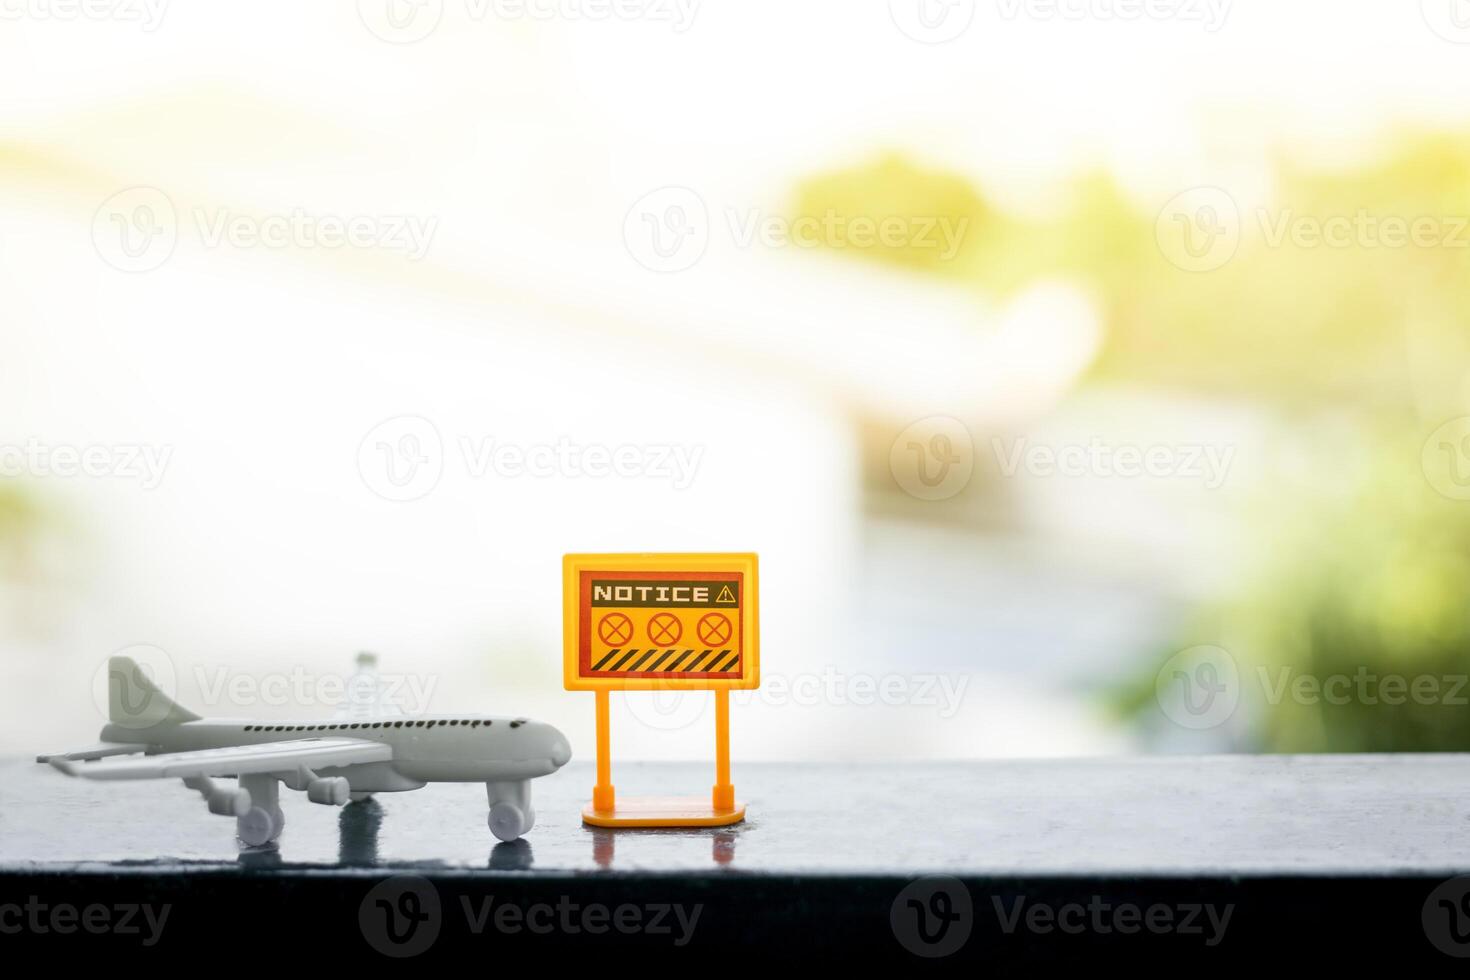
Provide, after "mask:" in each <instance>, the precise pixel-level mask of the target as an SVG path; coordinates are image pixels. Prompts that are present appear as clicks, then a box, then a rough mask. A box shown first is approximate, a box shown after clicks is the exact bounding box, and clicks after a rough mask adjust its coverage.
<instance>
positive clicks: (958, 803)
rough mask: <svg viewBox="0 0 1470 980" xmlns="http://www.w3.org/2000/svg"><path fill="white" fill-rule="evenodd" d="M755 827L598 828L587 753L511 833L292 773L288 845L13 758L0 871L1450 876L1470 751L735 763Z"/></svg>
mask: <svg viewBox="0 0 1470 980" xmlns="http://www.w3.org/2000/svg"><path fill="white" fill-rule="evenodd" d="M710 776H711V773H710V772H709V767H708V766H705V765H697V764H687V765H685V764H649V765H636V764H623V765H620V766H618V767H617V768H616V771H615V773H614V777H615V779H614V781H615V782H616V784H617V787H618V792H619V794H620V795H623V796H629V795H644V794H648V795H668V794H690V795H693V794H700V793H707V792H708V787H709V783H710V781H711V780H710ZM734 776H735V783H736V790H737V795H738V796H739V797H740V798H742V799H743V800H745V801H746V802H747V803H748V805H749V816H748V819H747V821H746V822H745V823H743V824H740V825H736V826H734V827H728V828H711V829H694V830H618V831H606V830H594V829H592V828H588V827H584V826H583V825H582V823H581V820H580V809H581V806H582V804H583V802H584V801H585V800H586V798H587V796H588V794H589V790H590V786H591V783H592V772H591V769H590V767H589V766H587V765H585V764H577V763H574V764H572V765H570V766H568V767H567V768H566V769H564V770H562V771H561V772H560V773H557V774H556V775H554V776H551V777H548V778H545V779H540V780H537V781H536V782H535V784H534V800H535V806H536V811H537V824H536V827H535V828H534V829H533V830H532V831H531V832H530V834H529V835H528V836H527V837H526V838H524V839H523V840H521V841H518V842H515V843H512V844H500V843H497V842H496V841H495V840H494V838H492V837H491V836H490V833H489V830H488V828H487V827H486V824H485V815H486V803H485V795H484V788H483V787H482V786H480V785H479V784H435V785H430V786H428V787H426V788H424V789H422V790H418V791H416V792H411V793H401V794H384V795H381V796H379V797H377V798H376V799H374V800H370V801H364V802H361V803H356V804H351V805H349V806H347V807H343V808H336V807H328V806H319V805H314V804H311V803H308V802H307V801H306V799H305V796H304V794H299V793H292V792H289V791H285V790H283V791H282V805H283V807H284V809H285V813H286V824H287V825H286V830H285V834H284V835H283V837H282V838H281V840H280V842H279V845H278V846H275V847H268V848H265V849H259V850H248V849H242V848H241V847H240V845H239V844H238V843H237V842H236V841H235V839H234V834H233V821H232V820H231V819H230V818H224V817H215V816H211V815H210V814H209V813H208V812H207V811H206V810H205V807H204V804H203V802H202V800H201V799H200V798H199V796H198V795H197V794H195V793H192V792H190V791H188V790H186V789H185V788H184V787H183V786H182V785H181V784H180V783H179V782H178V781H177V780H159V781H145V782H119V783H109V784H101V783H95V782H87V781H83V780H79V779H69V778H67V777H65V776H63V775H62V774H60V773H58V772H56V771H54V770H51V769H49V768H48V767H45V766H39V765H35V764H33V763H31V762H29V761H27V760H19V759H15V760H8V761H6V762H4V763H0V870H3V871H5V872H9V873H17V872H19V873H26V872H28V871H41V872H60V871H66V870H70V871H77V872H85V871H97V870H101V869H108V870H123V869H152V870H154V871H158V870H163V869H167V870H182V871H188V870H189V869H212V870H218V869H221V868H222V867H238V866H244V867H247V868H250V869H253V870H259V871H265V872H267V873H269V872H270V871H272V870H278V871H280V872H283V873H290V872H293V871H296V872H302V873H308V874H320V873H323V872H326V871H331V870H340V871H341V872H342V873H346V874H354V873H361V872H367V871H370V870H372V869H403V868H414V869H433V870H437V871H439V872H444V873H454V874H458V873H465V872H471V873H474V872H480V873H483V872H485V871H487V870H488V871H490V872H512V873H517V872H519V873H527V872H529V873H531V874H533V875H534V874H537V873H543V872H551V873H560V874H582V873H594V874H595V873H599V872H602V873H606V872H614V873H627V874H629V875H658V874H668V873H679V874H700V873H706V872H713V873H720V874H724V873H731V872H744V873H748V874H755V875H798V876H800V875H812V876H824V877H830V876H844V875H851V876H859V875H920V874H926V873H935V872H942V873H949V874H959V875H981V876H985V875H989V876H1016V875H1038V876H1047V875H1052V876H1055V875H1067V876H1076V875H1084V876H1085V875H1100V876H1117V875H1131V876H1200V875H1218V876H1249V875H1294V876H1302V875H1308V876H1317V875H1341V876H1378V875H1385V876H1392V875H1414V876H1426V875H1448V874H1455V873H1463V872H1465V871H1467V870H1470V756H1467V755H1457V754H1443V755H1419V756H1221V757H1209V758H1187V757H1152V758H1135V759H1085V760H1047V761H1005V762H988V761H987V762H972V763H946V764H922V765H917V764H916V765H909V766H838V765H775V764H744V765H739V764H737V766H736V769H735V772H734Z"/></svg>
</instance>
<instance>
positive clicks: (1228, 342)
mask: <svg viewBox="0 0 1470 980" xmlns="http://www.w3.org/2000/svg"><path fill="white" fill-rule="evenodd" d="M1273 169H1274V172H1273V173H1272V174H1271V178H1272V180H1271V183H1272V190H1271V192H1270V194H1269V195H1268V197H1269V204H1263V205H1257V204H1254V203H1251V202H1244V201H1242V202H1240V204H1241V223H1240V227H1241V238H1240V245H1239V248H1238V250H1237V252H1236V254H1235V255H1234V257H1233V258H1232V259H1230V261H1228V262H1227V263H1225V264H1224V265H1223V266H1222V267H1220V268H1218V269H1214V270H1212V271H1208V272H1188V271H1184V270H1182V269H1180V268H1177V267H1175V266H1174V265H1173V264H1171V263H1170V262H1169V260H1168V258H1167V257H1166V255H1165V254H1164V251H1163V250H1162V249H1161V248H1160V245H1159V242H1158V239H1157V237H1156V222H1157V220H1158V216H1159V214H1160V210H1159V208H1160V207H1161V206H1162V204H1163V203H1164V202H1163V201H1158V202H1152V203H1151V202H1147V201H1141V200H1137V199H1134V198H1132V197H1130V196H1129V195H1127V194H1126V193H1124V191H1123V190H1122V189H1121V188H1120V186H1119V185H1118V184H1117V182H1116V181H1114V180H1113V179H1112V178H1111V177H1109V176H1108V175H1106V174H1103V173H1094V174H1090V175H1087V176H1084V177H1082V178H1080V179H1077V180H1075V181H1073V182H1072V184H1071V186H1069V187H1066V188H1063V189H1061V190H1060V191H1059V193H1058V199H1057V201H1056V203H1055V207H1053V208H1051V209H1050V210H1049V211H1048V213H1047V215H1046V216H1044V217H1034V216H1025V215H1020V214H1012V213H1010V212H1009V211H1008V210H1007V209H1005V208H1001V207H997V206H996V205H995V204H994V203H992V202H990V201H987V200H986V198H985V197H984V195H983V194H982V193H981V192H980V191H979V190H978V189H976V188H974V187H973V186H971V185H970V184H969V183H968V182H966V181H964V180H962V179H960V178H957V177H955V176H953V175H949V174H944V173H938V172H933V171H929V170H925V169H924V168H922V167H920V166H918V165H917V164H914V163H912V162H910V161H907V160H905V159H904V158H902V157H896V156H889V157H885V158H882V159H880V160H877V161H876V162H874V163H872V164H869V165H865V166H861V167H858V168H855V169H852V170H849V171H845V172H841V173H834V174H825V175H816V176H813V177H811V178H809V179H807V180H805V181H803V182H802V183H801V184H800V185H799V187H798V189H797V193H796V196H795V207H796V210H797V212H798V215H799V216H800V215H820V214H823V213H827V212H829V211H833V210H835V211H837V212H838V213H842V214H866V215H870V216H875V217H881V216H883V215H887V214H901V215H940V216H948V217H949V218H950V219H951V220H955V221H957V220H959V219H967V220H968V222H969V231H968V233H967V236H966V239H965V241H964V246H963V248H962V249H960V250H959V252H958V253H957V254H956V255H955V257H954V258H953V259H952V260H951V261H949V262H944V263H936V262H935V261H934V257H933V255H932V254H931V253H932V250H931V251H930V252H926V253H925V254H922V255H921V254H917V253H914V254H910V253H907V252H906V251H905V250H903V249H892V248H885V249H869V250H864V251H861V252H859V253H858V254H859V255H860V256H861V257H862V258H864V259H868V260H874V261H882V262H887V263H889V264H894V265H898V266H902V267H905V268H910V269H916V270H919V271H922V272H924V273H926V274H930V275H934V276H937V277H942V278H944V279H945V280H947V281H951V282H960V283H966V284H973V285H974V286H975V287H976V288H977V290H983V291H984V292H986V293H988V294H990V295H997V294H999V295H1005V294H1007V293H1010V292H1013V291H1015V290H1016V289H1018V288H1020V287H1021V286H1023V285H1024V284H1026V283H1027V282H1029V281H1032V280H1035V279H1038V278H1043V277H1047V278H1050V277H1067V278H1070V279H1072V280H1075V281H1078V282H1081V283H1083V284H1085V285H1086V286H1087V287H1089V288H1090V289H1091V290H1092V292H1093V294H1094V295H1095V296H1096V297H1097V299H1098V302H1099V303H1100V305H1101V308H1102V310H1103V313H1104V319H1105V326H1106V338H1105V341H1104V347H1103V350H1102V353H1101V355H1100V356H1099V358H1098V360H1097V361H1096V363H1095V364H1094V365H1093V367H1092V370H1091V374H1090V380H1098V381H1106V382H1107V383H1109V384H1123V385H1135V386H1139V387H1147V388H1151V389H1163V390H1169V389H1173V390H1177V391H1180V392H1187V393H1189V394H1191V395H1194V396H1198V395H1202V394H1203V395H1206V396H1212V397H1217V398H1221V399H1227V400H1228V399H1233V400H1238V401H1240V402H1243V403H1248V404H1250V405H1252V406H1255V407H1258V408H1261V409H1264V410H1265V411H1266V412H1267V413H1268V414H1269V415H1270V417H1271V418H1273V419H1274V420H1275V423H1276V430H1277V438H1278V439H1280V440H1281V441H1282V442H1283V443H1286V444H1289V445H1293V446H1295V447H1297V448H1298V449H1300V450H1301V454H1302V455H1303V456H1304V457H1305V459H1306V462H1305V465H1304V469H1305V472H1306V473H1307V474H1309V475H1308V477H1307V478H1305V479H1280V480H1277V481H1274V482H1272V483H1271V484H1270V485H1268V486H1265V487H1262V488H1261V489H1260V492H1259V499H1258V501H1257V502H1256V503H1255V505H1254V509H1253V512H1252V513H1251V514H1250V515H1249V520H1248V522H1247V524H1248V526H1250V527H1252V528H1254V529H1255V531H1254V533H1255V535H1256V538H1257V540H1255V541H1253V542H1251V543H1250V544H1251V549H1250V550H1251V553H1252V554H1253V555H1254V556H1255V557H1254V558H1253V560H1252V563H1251V571H1250V573H1249V574H1248V576H1247V577H1246V580H1245V581H1244V582H1243V583H1242V585H1241V587H1240V590H1239V592H1238V594H1236V595H1232V596H1229V597H1227V598H1225V599H1222V600H1220V601H1218V602H1215V603H1211V604H1208V605H1206V606H1205V607H1203V608H1200V609H1198V610H1196V611H1195V613H1194V615H1193V617H1192V618H1191V620H1190V622H1189V624H1188V626H1187V628H1185V629H1183V630H1181V631H1180V633H1179V635H1178V636H1177V637H1175V638H1174V640H1173V642H1172V643H1169V644H1166V645H1165V646H1166V650H1164V651H1155V653H1157V657H1156V658H1154V659H1151V660H1150V661H1149V662H1148V663H1146V664H1144V665H1143V666H1142V669H1141V670H1140V672H1139V675H1138V676H1137V678H1135V679H1134V680H1133V681H1130V682H1128V683H1126V684H1124V685H1123V686H1122V688H1121V689H1119V690H1117V691H1114V692H1112V694H1111V695H1110V698H1109V701H1110V704H1111V705H1112V707H1114V708H1116V709H1118V710H1120V711H1122V712H1124V713H1125V714H1129V715H1133V716H1136V717H1139V718H1142V717H1143V716H1144V714H1145V713H1147V712H1152V715H1153V716H1154V717H1157V714H1158V710H1157V706H1156V705H1155V704H1154V701H1153V684H1154V675H1155V672H1156V670H1157V668H1158V667H1159V666H1160V665H1161V664H1162V662H1163V660H1164V659H1165V658H1167V656H1168V655H1169V653H1171V652H1173V650H1178V649H1182V648H1184V647H1189V646H1193V645H1195V644H1200V643H1218V644H1220V645H1222V646H1224V647H1226V648H1227V649H1229V650H1231V652H1232V654H1233V655H1234V656H1235V657H1236V659H1237V660H1238V661H1239V664H1240V670H1241V677H1242V681H1243V684H1244V687H1243V692H1244V695H1243V697H1244V700H1243V705H1242V707H1243V710H1244V711H1245V712H1246V717H1247V718H1248V720H1249V725H1248V732H1247V734H1246V736H1245V743H1246V744H1244V745H1242V746H1241V747H1245V748H1253V749H1263V750H1268V751H1398V750H1436V749H1458V750H1470V705H1466V704H1465V703H1464V699H1466V698H1470V690H1466V689H1464V687H1457V680H1456V679H1457V678H1460V677H1464V676H1466V675H1467V674H1470V501H1460V500H1453V499H1449V498H1448V497H1446V496H1443V495H1441V494H1440V493H1439V492H1438V491H1437V490H1436V489H1435V487H1434V486H1433V485H1432V484H1431V480H1430V479H1427V478H1426V471H1425V468H1424V464H1423V463H1422V462H1421V449H1422V448H1423V447H1424V444H1425V440H1426V438H1427V437H1428V436H1429V435H1430V433H1431V432H1432V431H1434V430H1435V429H1436V428H1437V427H1438V426H1439V425H1440V424H1441V423H1443V422H1445V421H1446V420H1447V419H1452V418H1456V417H1460V416H1466V415H1470V323H1467V316H1466V311H1470V222H1466V219H1467V218H1470V138H1467V137H1465V136H1461V135H1444V134H1422V133H1410V134H1398V135H1397V136H1395V137H1393V138H1392V139H1391V140H1389V141H1388V142H1387V143H1386V144H1385V147H1384V148H1383V150H1382V152H1380V153H1379V154H1378V155H1377V156H1376V157H1375V158H1372V159H1369V160H1367V161H1365V162H1362V163H1359V164H1356V165H1354V166H1350V167H1337V168H1326V167H1318V166H1311V165H1307V164H1303V163H1300V162H1296V161H1294V160H1293V159H1291V158H1290V157H1287V156H1283V157H1281V158H1280V159H1278V160H1277V161H1276V163H1275V164H1274V165H1273ZM1363 214H1367V215H1370V216H1372V217H1374V218H1376V219H1383V218H1397V219H1403V220H1406V221H1413V220H1414V219H1417V218H1424V217H1427V218H1429V219H1431V220H1432V221H1433V222H1435V223H1436V225H1437V227H1439V228H1440V229H1441V230H1442V232H1443V235H1444V238H1443V240H1441V241H1439V242H1437V243H1436V244H1434V245H1433V246H1430V247H1424V246H1421V245H1415V244H1408V245H1405V246H1401V247H1392V246H1390V245H1387V244H1384V242H1382V241H1378V240H1374V239H1373V238H1371V237H1366V238H1365V237H1364V236H1355V237H1354V238H1353V240H1352V241H1351V242H1349V243H1347V244H1346V245H1345V246H1338V245H1331V246H1329V245H1325V244H1321V243H1318V244H1315V245H1312V244H1303V243H1301V242H1297V241H1294V240H1293V239H1292V238H1291V237H1290V236H1287V238H1286V239H1284V240H1281V239H1274V238H1273V235H1272V234H1270V233H1268V232H1269V231H1270V228H1271V227H1273V226H1275V227H1279V225H1278V223H1279V222H1282V221H1288V220H1291V219H1294V218H1296V217H1299V216H1305V217H1308V218H1311V219H1314V220H1317V221H1322V220H1326V219H1330V218H1334V217H1346V218H1352V217H1353V216H1358V215H1363ZM1344 433H1345V434H1346V435H1345V436H1344V435H1343V434H1344ZM1465 464H1466V466H1467V467H1470V458H1467V459H1466V460H1465ZM1302 676H1306V677H1307V678H1308V682H1310V683H1309V688H1308V694H1307V696H1299V695H1298V694H1296V693H1293V691H1294V690H1299V689H1294V688H1291V687H1288V688H1286V689H1285V690H1284V693H1283V688H1282V686H1281V682H1282V680H1283V678H1284V679H1285V680H1286V681H1287V683H1288V685H1291V684H1296V683H1300V678H1301V677H1302ZM1339 677H1346V678H1347V679H1348V680H1347V681H1346V682H1342V681H1335V680H1333V679H1335V678H1339ZM1389 678H1393V679H1389ZM1329 680H1333V683H1334V684H1335V685H1336V686H1335V687H1334V691H1339V690H1341V689H1342V687H1341V685H1342V684H1343V683H1346V684H1347V685H1348V687H1347V690H1348V691H1349V696H1348V697H1347V698H1346V700H1345V701H1342V699H1340V698H1335V697H1334V698H1333V701H1334V702H1336V701H1341V702H1342V703H1331V702H1329V701H1328V700H1327V699H1325V698H1323V697H1317V698H1315V699H1313V697H1311V696H1310V684H1317V685H1321V684H1325V683H1327V682H1328V681H1329ZM1400 683H1402V684H1403V685H1405V686H1406V687H1407V689H1408V690H1407V693H1406V694H1405V696H1404V697H1403V698H1402V699H1400V696H1399V685H1400ZM1416 683H1417V684H1418V685H1419V687H1418V689H1417V690H1418V694H1417V695H1416V694H1415V693H1414V689H1413V685H1414V684H1416ZM1431 684H1432V685H1434V686H1435V689H1436V694H1435V695H1434V697H1433V698H1432V699H1430V700H1429V701H1428V702H1427V703H1424V698H1423V697H1422V695H1423V694H1424V693H1425V692H1426V691H1427V690H1428V688H1429V686H1430V685H1431ZM1385 685H1386V686H1385ZM1457 699H1458V700H1457ZM1400 700H1401V701H1402V703H1391V702H1395V701H1400Z"/></svg>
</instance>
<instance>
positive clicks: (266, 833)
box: [235, 806, 286, 847]
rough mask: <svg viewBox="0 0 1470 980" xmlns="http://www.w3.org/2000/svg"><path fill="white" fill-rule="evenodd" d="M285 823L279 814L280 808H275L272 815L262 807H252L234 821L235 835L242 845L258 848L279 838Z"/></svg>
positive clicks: (283, 816)
mask: <svg viewBox="0 0 1470 980" xmlns="http://www.w3.org/2000/svg"><path fill="white" fill-rule="evenodd" d="M285 823H286V820H285V815H284V814H282V813H281V810H280V807H276V808H275V812H274V813H272V812H271V811H270V810H267V809H266V808H265V807H263V806H253V807H251V808H250V809H249V810H247V811H246V812H245V816H243V817H240V818H239V819H237V820H236V821H235V835H236V836H237V837H239V838H240V843H242V844H245V845H247V846H249V847H260V846H262V845H265V844H269V843H270V842H271V841H273V840H275V839H276V838H277V837H279V836H281V829H282V827H284V826H285Z"/></svg>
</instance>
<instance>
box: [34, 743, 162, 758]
mask: <svg viewBox="0 0 1470 980" xmlns="http://www.w3.org/2000/svg"><path fill="white" fill-rule="evenodd" d="M147 747H148V745H147V743H144V742H98V743H97V744H96V745H89V746H87V747H86V748H84V749H72V750H71V751H70V752H48V753H47V754H46V755H38V756H36V761H37V762H50V761H51V760H52V759H70V760H72V761H73V762H90V761H91V760H93V759H105V758H107V757H108V756H110V755H131V754H133V753H134V752H142V751H143V750H144V749H146V748H147Z"/></svg>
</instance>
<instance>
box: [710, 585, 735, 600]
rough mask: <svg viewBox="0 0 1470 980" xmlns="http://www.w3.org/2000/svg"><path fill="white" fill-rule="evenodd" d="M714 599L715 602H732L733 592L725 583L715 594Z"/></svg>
mask: <svg viewBox="0 0 1470 980" xmlns="http://www.w3.org/2000/svg"><path fill="white" fill-rule="evenodd" d="M715 601H716V602H734V601H735V593H733V592H731V591H730V587H729V586H728V585H727V586H725V587H724V588H723V589H721V590H720V594H719V595H717V596H715Z"/></svg>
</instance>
